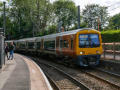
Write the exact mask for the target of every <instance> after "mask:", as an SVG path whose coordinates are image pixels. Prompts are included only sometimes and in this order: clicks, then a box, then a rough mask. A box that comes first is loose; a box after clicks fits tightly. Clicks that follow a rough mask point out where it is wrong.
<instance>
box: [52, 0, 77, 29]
mask: <svg viewBox="0 0 120 90" xmlns="http://www.w3.org/2000/svg"><path fill="white" fill-rule="evenodd" d="M53 5H54V13H55V16H56V19H57V22H60V21H62V22H63V25H62V26H63V27H64V28H65V30H69V28H70V26H71V25H72V24H75V23H76V21H77V7H76V6H75V3H74V2H73V1H71V0H57V1H55V2H54V3H53Z"/></svg>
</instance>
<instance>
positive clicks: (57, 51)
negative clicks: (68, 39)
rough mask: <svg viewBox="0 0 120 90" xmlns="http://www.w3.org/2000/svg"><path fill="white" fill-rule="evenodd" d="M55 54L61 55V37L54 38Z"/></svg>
mask: <svg viewBox="0 0 120 90" xmlns="http://www.w3.org/2000/svg"><path fill="white" fill-rule="evenodd" d="M56 54H62V37H56Z"/></svg>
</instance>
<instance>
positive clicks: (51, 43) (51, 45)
mask: <svg viewBox="0 0 120 90" xmlns="http://www.w3.org/2000/svg"><path fill="white" fill-rule="evenodd" d="M44 48H45V49H49V50H50V49H55V41H45V42H44Z"/></svg>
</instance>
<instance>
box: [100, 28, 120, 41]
mask: <svg viewBox="0 0 120 90" xmlns="http://www.w3.org/2000/svg"><path fill="white" fill-rule="evenodd" d="M101 34H102V40H103V42H120V30H107V31H102V32H101Z"/></svg>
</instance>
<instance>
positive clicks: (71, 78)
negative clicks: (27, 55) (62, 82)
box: [37, 60, 90, 90]
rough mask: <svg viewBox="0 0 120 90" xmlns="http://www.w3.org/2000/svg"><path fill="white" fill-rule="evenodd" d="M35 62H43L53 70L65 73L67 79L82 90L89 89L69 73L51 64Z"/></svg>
mask: <svg viewBox="0 0 120 90" xmlns="http://www.w3.org/2000/svg"><path fill="white" fill-rule="evenodd" d="M37 62H39V64H44V65H46V66H49V67H52V68H54V69H55V70H57V71H59V72H60V73H61V74H63V75H65V76H66V77H67V78H69V80H71V81H72V82H74V83H75V84H76V85H77V86H79V87H80V88H81V89H82V90H90V88H88V87H87V86H86V85H85V84H83V83H82V82H80V81H78V80H77V79H75V78H74V77H72V76H70V75H69V74H67V73H65V72H64V71H63V70H60V69H58V68H57V67H54V66H52V65H49V64H46V63H43V62H40V61H38V60H37Z"/></svg>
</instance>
